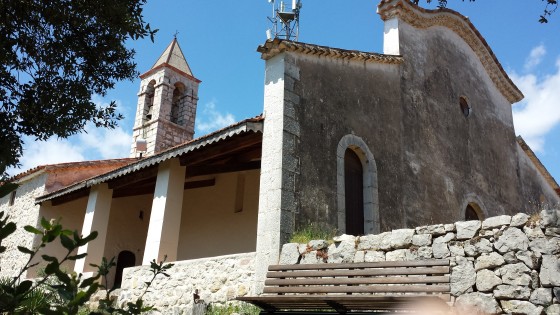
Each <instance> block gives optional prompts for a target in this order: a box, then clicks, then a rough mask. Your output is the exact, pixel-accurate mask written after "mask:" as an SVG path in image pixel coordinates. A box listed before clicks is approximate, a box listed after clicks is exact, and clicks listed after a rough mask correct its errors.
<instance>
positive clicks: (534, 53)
mask: <svg viewBox="0 0 560 315" xmlns="http://www.w3.org/2000/svg"><path fill="white" fill-rule="evenodd" d="M544 55H546V48H545V47H544V45H542V44H541V45H539V46H537V47H535V48H533V49H532V50H531V52H530V53H529V57H527V59H526V60H525V66H524V67H525V71H531V70H533V68H535V67H536V66H538V65H539V64H540V63H541V61H542V59H543V57H544Z"/></svg>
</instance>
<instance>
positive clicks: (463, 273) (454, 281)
mask: <svg viewBox="0 0 560 315" xmlns="http://www.w3.org/2000/svg"><path fill="white" fill-rule="evenodd" d="M475 283H476V273H475V271H474V268H473V265H472V262H470V261H467V260H464V261H463V262H462V263H461V264H457V266H455V267H453V268H451V294H452V295H453V296H459V295H462V294H464V293H467V292H470V291H472V287H473V285H475Z"/></svg>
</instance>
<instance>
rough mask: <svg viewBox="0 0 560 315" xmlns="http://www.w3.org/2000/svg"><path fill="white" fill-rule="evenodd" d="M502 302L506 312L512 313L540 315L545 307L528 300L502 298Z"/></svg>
mask: <svg viewBox="0 0 560 315" xmlns="http://www.w3.org/2000/svg"><path fill="white" fill-rule="evenodd" d="M500 304H501V306H502V309H503V310H504V312H506V313H511V314H527V315H540V314H541V313H542V311H543V309H544V307H542V306H536V305H533V304H532V303H531V302H528V301H519V300H502V301H500Z"/></svg>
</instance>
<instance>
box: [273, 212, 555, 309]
mask: <svg viewBox="0 0 560 315" xmlns="http://www.w3.org/2000/svg"><path fill="white" fill-rule="evenodd" d="M432 258H446V259H449V260H450V261H451V266H452V269H451V294H452V295H453V296H454V297H455V298H456V299H455V305H456V306H457V307H462V306H466V305H474V306H475V307H478V308H480V309H481V310H483V311H484V312H486V313H489V314H496V313H515V314H547V315H549V314H560V304H559V303H560V210H543V211H542V212H541V213H540V215H539V214H535V215H532V216H529V215H527V214H523V213H520V214H516V215H514V216H509V215H502V216H496V217H491V218H488V219H486V220H484V221H482V222H481V221H463V222H457V223H455V224H437V225H429V226H421V227H417V228H415V229H400V230H393V231H391V232H385V233H381V234H377V235H365V236H359V237H355V236H351V235H342V236H340V237H336V238H335V239H334V243H333V244H330V245H329V243H328V242H327V241H324V240H316V241H311V242H309V243H308V244H296V243H290V244H284V245H283V247H282V253H281V255H280V263H281V264H295V263H300V264H306V263H323V262H324V263H342V262H345V263H351V262H356V263H358V262H375V261H399V260H419V259H432Z"/></svg>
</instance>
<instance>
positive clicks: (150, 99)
mask: <svg viewBox="0 0 560 315" xmlns="http://www.w3.org/2000/svg"><path fill="white" fill-rule="evenodd" d="M155 85H156V81H155V80H152V81H150V83H148V85H147V86H146V92H145V95H146V96H145V98H144V115H143V118H144V121H150V120H152V117H153V109H154V93H155Z"/></svg>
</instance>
